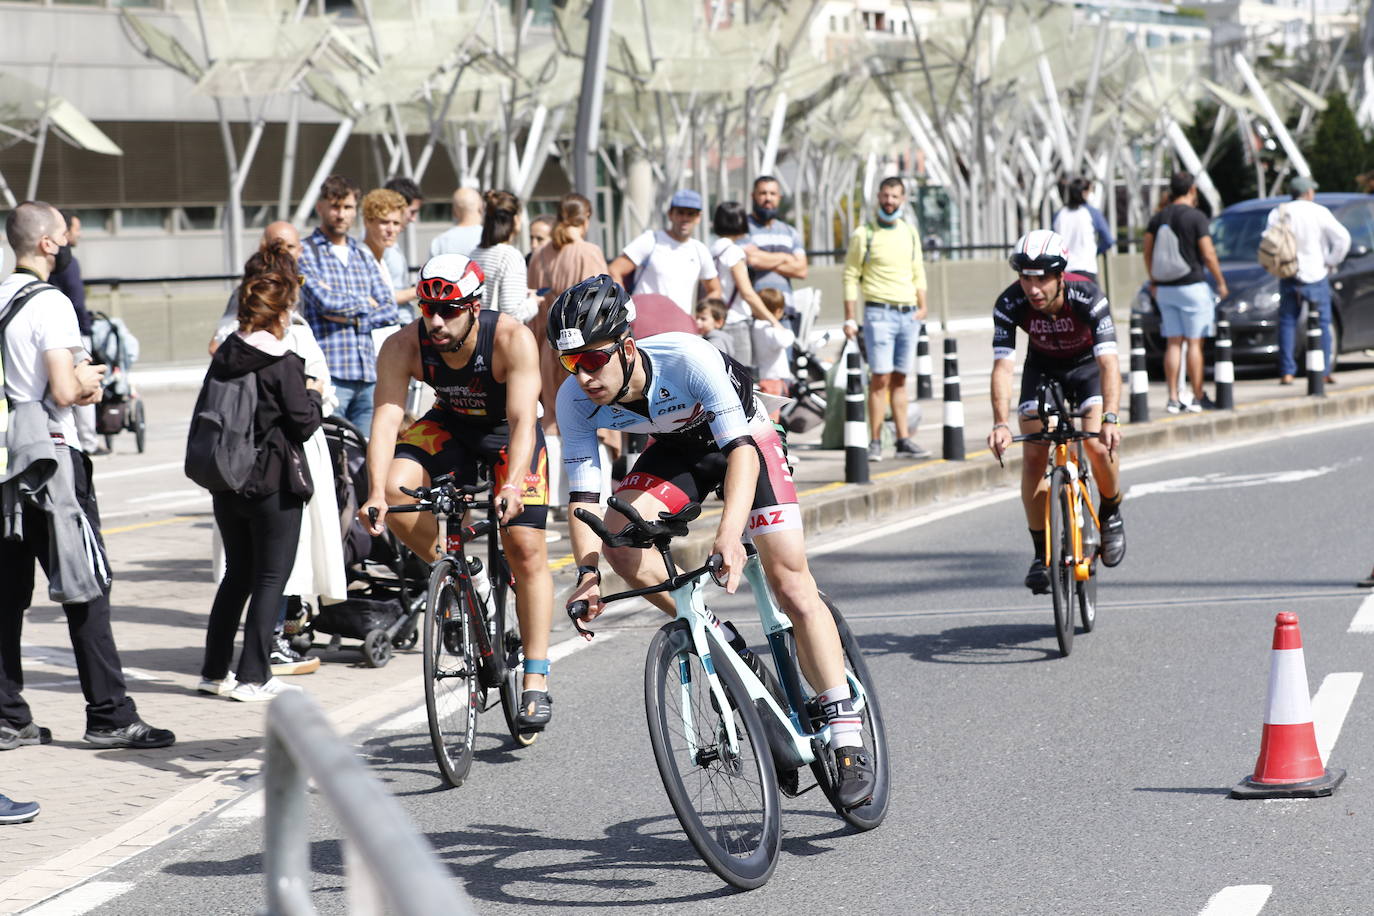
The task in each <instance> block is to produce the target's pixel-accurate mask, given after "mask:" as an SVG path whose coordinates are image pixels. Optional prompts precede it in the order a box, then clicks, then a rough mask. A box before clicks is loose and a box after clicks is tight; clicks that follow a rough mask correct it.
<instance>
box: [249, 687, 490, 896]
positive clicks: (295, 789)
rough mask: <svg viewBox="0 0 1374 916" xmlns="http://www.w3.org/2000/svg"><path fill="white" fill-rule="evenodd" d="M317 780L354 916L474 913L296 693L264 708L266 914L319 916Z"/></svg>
mask: <svg viewBox="0 0 1374 916" xmlns="http://www.w3.org/2000/svg"><path fill="white" fill-rule="evenodd" d="M311 779H313V780H314V782H315V785H316V787H317V788H318V789H319V792H320V795H322V796H323V797H324V798H325V800H326V801H328V803H329V806H330V808H331V809H332V810H333V813H334V816H335V819H336V821H337V822H338V824H339V826H340V827H341V828H342V829H343V859H344V888H345V895H346V900H347V904H348V912H350V913H364V914H372V913H382V912H393V913H400V914H402V916H433V914H436V913H444V914H452V913H456V914H461V916H468V914H474V913H475V912H476V911H475V910H474V909H473V907H472V902H471V900H470V899H469V898H468V896H467V894H466V893H465V892H464V891H463V890H462V889H461V888H459V887H458V886H457V884H456V883H455V882H454V879H453V876H452V875H451V874H450V873H449V871H448V869H446V868H445V867H444V866H443V864H442V863H441V862H440V861H439V859H438V857H437V856H435V854H434V850H433V849H432V848H431V847H430V845H429V843H427V842H426V841H425V840H424V838H423V837H422V836H420V834H419V833H417V832H416V830H415V827H414V825H413V824H411V822H410V820H409V818H407V817H406V814H405V812H404V811H402V810H401V806H400V804H399V803H397V801H396V800H395V799H394V798H392V797H391V796H390V795H388V794H387V792H386V790H385V789H383V788H382V786H381V784H380V783H378V782H377V780H376V779H374V778H373V777H372V776H371V775H370V774H369V773H368V772H367V768H366V767H364V766H363V764H362V762H361V761H360V760H358V758H357V757H355V756H354V754H353V751H352V749H351V748H350V747H348V746H347V745H346V744H344V742H343V741H341V740H339V737H338V736H337V735H336V734H334V730H333V729H331V728H330V727H329V723H328V722H327V721H325V718H324V713H323V712H321V710H320V707H319V706H318V705H316V703H315V701H314V700H312V699H310V698H309V697H308V696H307V695H306V694H304V693H300V692H297V691H291V692H289V693H284V694H282V695H281V696H279V697H277V698H276V699H275V700H273V701H272V704H271V705H270V706H269V707H268V709H267V770H266V778H265V782H266V792H265V794H266V799H265V806H266V814H265V817H264V819H263V827H264V831H265V835H266V836H265V844H264V848H263V874H264V876H265V877H266V880H267V910H266V912H267V913H268V914H269V916H314V914H315V907H314V905H313V904H312V903H311V902H310V885H311V879H310V874H311V873H310V837H309V835H308V831H307V828H308V825H309V823H310V818H309V811H308V810H307V809H308V802H307V797H306V782H307V780H311ZM354 875H356V876H357V879H356V880H349V879H350V876H354Z"/></svg>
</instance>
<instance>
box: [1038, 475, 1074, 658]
mask: <svg viewBox="0 0 1374 916" xmlns="http://www.w3.org/2000/svg"><path fill="white" fill-rule="evenodd" d="M1048 498H1049V501H1050V527H1049V531H1048V540H1049V545H1048V546H1049V549H1048V551H1047V554H1048V556H1046V558H1045V563H1046V565H1048V566H1049V568H1050V592H1051V594H1052V596H1053V598H1054V636H1055V639H1057V640H1058V641H1059V651H1060V652H1062V653H1063V654H1065V655H1068V654H1069V653H1070V652H1072V651H1073V628H1074V622H1073V613H1074V608H1073V594H1074V588H1073V586H1074V578H1073V565H1072V559H1073V553H1074V550H1073V527H1072V525H1070V524H1069V514H1070V513H1071V512H1073V503H1072V499H1073V491H1072V490H1071V489H1070V483H1069V475H1068V472H1067V471H1065V470H1064V469H1063V468H1056V469H1055V471H1054V473H1053V474H1052V475H1051V477H1050V491H1049V494H1048Z"/></svg>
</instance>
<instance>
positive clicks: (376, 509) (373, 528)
mask: <svg viewBox="0 0 1374 916" xmlns="http://www.w3.org/2000/svg"><path fill="white" fill-rule="evenodd" d="M358 521H360V522H362V523H363V527H364V528H366V529H367V533H368V534H372V535H378V534H381V533H382V532H384V531H386V499H385V498H384V497H381V496H374V497H372V498H370V499H368V501H367V502H365V503H363V504H362V506H361V507H360V508H359V509H358Z"/></svg>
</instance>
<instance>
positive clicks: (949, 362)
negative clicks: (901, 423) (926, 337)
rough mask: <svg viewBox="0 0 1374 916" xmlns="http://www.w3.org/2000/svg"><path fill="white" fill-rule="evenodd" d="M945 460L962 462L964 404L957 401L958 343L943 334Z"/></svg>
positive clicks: (951, 335)
mask: <svg viewBox="0 0 1374 916" xmlns="http://www.w3.org/2000/svg"><path fill="white" fill-rule="evenodd" d="M944 445H945V449H944V452H945V455H944V457H945V460H946V461H963V460H964V402H963V401H961V400H960V399H959V342H958V341H956V340H955V339H954V335H953V334H948V333H947V334H945V443H944Z"/></svg>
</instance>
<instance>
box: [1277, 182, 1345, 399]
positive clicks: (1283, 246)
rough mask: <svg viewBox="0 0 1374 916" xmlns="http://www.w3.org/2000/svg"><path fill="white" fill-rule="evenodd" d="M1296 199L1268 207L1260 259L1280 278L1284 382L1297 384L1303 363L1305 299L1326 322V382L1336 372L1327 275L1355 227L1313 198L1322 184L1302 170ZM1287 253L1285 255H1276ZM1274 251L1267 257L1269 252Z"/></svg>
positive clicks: (1292, 189) (1291, 186)
mask: <svg viewBox="0 0 1374 916" xmlns="http://www.w3.org/2000/svg"><path fill="white" fill-rule="evenodd" d="M1288 191H1289V193H1290V194H1292V195H1293V200H1292V201H1291V202H1289V203H1286V204H1282V205H1280V206H1277V207H1275V208H1274V209H1272V210H1270V211H1269V221H1268V228H1267V229H1266V230H1265V233H1264V240H1263V241H1262V242H1261V243H1260V252H1259V255H1260V264H1262V265H1263V266H1264V269H1265V270H1267V271H1269V272H1270V273H1272V274H1274V275H1275V276H1277V277H1278V278H1279V372H1280V373H1281V375H1282V378H1280V379H1279V384H1280V385H1291V384H1293V376H1294V375H1296V374H1297V371H1298V364H1297V362H1296V361H1295V360H1294V359H1293V340H1294V337H1295V336H1296V333H1297V326H1298V315H1299V314H1301V312H1302V304H1303V302H1304V301H1306V302H1309V303H1312V304H1313V305H1314V306H1316V308H1317V309H1318V314H1319V315H1320V316H1321V326H1322V350H1323V351H1324V352H1325V353H1326V362H1325V363H1323V365H1324V366H1326V372H1327V376H1326V381H1327V382H1328V383H1334V382H1335V381H1336V380H1335V379H1334V378H1333V377H1332V376H1331V374H1330V373H1331V366H1332V362H1331V360H1332V357H1333V355H1334V354H1332V352H1331V281H1330V280H1328V279H1327V276H1328V275H1329V274H1330V273H1331V271H1333V270H1335V269H1336V267H1337V266H1338V265H1339V264H1340V263H1341V262H1342V261H1344V260H1345V256H1346V253H1347V252H1349V251H1350V232H1349V231H1348V230H1347V229H1346V228H1345V227H1344V226H1342V225H1341V224H1340V221H1339V220H1337V219H1336V217H1334V216H1332V215H1331V211H1330V210H1328V209H1326V208H1325V207H1323V206H1322V205H1321V204H1319V203H1317V202H1316V201H1315V200H1313V198H1314V197H1316V196H1317V183H1316V182H1315V181H1313V180H1312V179H1311V178H1309V177H1308V176H1306V175H1299V176H1297V177H1296V178H1294V179H1293V180H1292V181H1290V182H1289V183H1288ZM1280 252H1281V253H1282V254H1283V255H1285V256H1281V257H1277V258H1276V257H1274V256H1273V255H1275V254H1278V253H1280ZM1267 254H1268V255H1269V256H1268V257H1266V255H1267Z"/></svg>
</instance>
